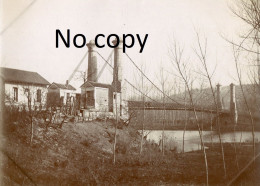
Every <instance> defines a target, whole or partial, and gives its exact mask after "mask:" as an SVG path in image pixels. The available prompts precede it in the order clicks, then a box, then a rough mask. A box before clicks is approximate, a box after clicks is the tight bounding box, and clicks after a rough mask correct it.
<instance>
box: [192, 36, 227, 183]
mask: <svg viewBox="0 0 260 186" xmlns="http://www.w3.org/2000/svg"><path fill="white" fill-rule="evenodd" d="M196 36H197V44H198V48H199V49H198V50H196V49H194V52H195V54H196V56H197V57H198V59H199V61H200V63H201V65H202V68H203V71H204V72H202V73H201V74H202V75H203V76H205V77H206V78H207V79H208V82H209V85H210V90H211V94H212V99H213V101H214V105H215V109H216V112H217V115H216V117H217V127H218V137H219V143H220V148H221V154H222V161H223V169H224V175H225V178H226V176H227V170H226V163H225V154H224V149H223V144H222V139H221V131H220V120H219V114H220V113H219V105H218V100H217V97H216V95H215V91H214V88H213V85H212V76H213V75H214V72H215V70H213V72H212V73H210V72H209V68H208V64H207V38H205V43H204V48H203V46H202V43H201V40H200V36H199V33H198V32H196Z"/></svg>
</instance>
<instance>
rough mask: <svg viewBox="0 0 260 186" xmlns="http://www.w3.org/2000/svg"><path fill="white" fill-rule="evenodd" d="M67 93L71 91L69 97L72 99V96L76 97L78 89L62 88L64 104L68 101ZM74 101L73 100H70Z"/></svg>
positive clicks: (61, 94)
mask: <svg viewBox="0 0 260 186" xmlns="http://www.w3.org/2000/svg"><path fill="white" fill-rule="evenodd" d="M67 93H69V99H72V98H71V97H73V99H75V98H76V91H75V90H67V89H60V96H61V97H62V96H63V104H64V105H65V104H66V103H67V99H68V97H67ZM70 101H72V100H70Z"/></svg>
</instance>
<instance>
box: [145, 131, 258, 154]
mask: <svg viewBox="0 0 260 186" xmlns="http://www.w3.org/2000/svg"><path fill="white" fill-rule="evenodd" d="M164 134H165V135H164V136H165V147H166V148H167V149H170V150H176V151H177V152H182V149H183V131H182V130H175V131H164ZM145 136H147V137H146V139H147V140H150V141H154V142H155V143H157V144H158V145H159V144H160V143H161V140H162V131H161V130H153V131H148V130H147V131H145ZM221 139H222V142H223V143H232V142H242V143H243V142H251V141H252V133H251V132H235V133H233V132H227V133H223V134H222V135H221ZM203 140H204V142H205V143H211V142H212V143H218V142H219V137H218V134H217V133H216V132H211V131H203ZM255 141H256V142H259V141H260V132H255ZM206 148H207V147H206ZM200 149H201V146H200V138H199V132H198V131H186V132H185V139H184V152H190V151H196V150H200Z"/></svg>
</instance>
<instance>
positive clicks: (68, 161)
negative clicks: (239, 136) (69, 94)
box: [1, 121, 259, 185]
mask: <svg viewBox="0 0 260 186" xmlns="http://www.w3.org/2000/svg"><path fill="white" fill-rule="evenodd" d="M113 140H114V125H113V122H112V121H109V122H97V121H93V122H85V123H72V122H69V123H65V124H64V125H63V126H62V128H59V127H56V126H55V125H53V126H51V127H48V130H46V129H45V125H44V123H42V122H40V121H38V122H37V123H36V124H35V126H34V138H33V143H32V144H31V145H30V125H27V124H20V123H10V124H8V125H5V128H4V133H3V135H2V136H1V141H2V142H3V143H2V144H3V145H2V148H1V157H2V161H1V162H2V163H1V168H2V171H3V174H2V184H1V185H16V184H24V185H33V184H37V185H83V184H94V185H96V184H105V183H106V184H126V183H127V184H149V185H157V184H177V183H178V184H194V185H196V184H198V185H200V184H204V183H205V181H206V177H205V165H204V159H203V153H202V152H200V151H197V152H189V153H185V154H178V153H176V152H174V151H166V153H165V155H164V156H162V153H161V152H160V150H159V147H158V145H156V144H152V143H149V142H147V141H146V142H145V144H144V150H143V153H142V155H140V154H139V148H140V140H141V137H140V135H139V133H138V132H137V131H136V129H134V128H132V127H127V126H124V125H121V126H120V127H119V129H118V143H117V149H116V152H117V156H116V164H115V165H113V163H112V159H113V154H112V150H113V149H112V148H113V142H114V141H113ZM207 146H209V147H210V148H209V149H207V155H208V164H209V182H210V184H219V185H225V184H226V183H227V182H228V181H229V180H230V179H231V178H232V177H233V176H234V175H235V174H236V173H237V172H238V170H239V169H241V167H243V166H244V165H245V164H246V163H247V162H248V161H249V160H250V159H251V153H250V152H251V147H250V146H240V145H236V155H237V160H238V163H236V161H235V158H234V157H235V148H234V145H232V144H224V150H225V158H226V164H227V173H228V176H227V178H226V179H225V178H224V172H223V168H222V162H221V161H222V159H221V154H220V152H221V151H220V149H219V145H218V144H216V145H213V146H211V145H210V144H208V145H207ZM258 150H259V149H258Z"/></svg>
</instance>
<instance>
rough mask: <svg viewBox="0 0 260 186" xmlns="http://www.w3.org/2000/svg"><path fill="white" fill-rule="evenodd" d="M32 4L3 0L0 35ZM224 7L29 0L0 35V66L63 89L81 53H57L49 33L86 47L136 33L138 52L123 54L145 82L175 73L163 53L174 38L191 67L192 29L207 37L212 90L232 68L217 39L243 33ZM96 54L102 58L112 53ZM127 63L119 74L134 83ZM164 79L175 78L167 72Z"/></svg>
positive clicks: (194, 1)
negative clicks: (79, 37)
mask: <svg viewBox="0 0 260 186" xmlns="http://www.w3.org/2000/svg"><path fill="white" fill-rule="evenodd" d="M32 2H33V1H32V0H3V3H2V5H3V6H2V10H3V11H2V13H1V14H2V16H1V17H2V18H3V19H2V25H1V28H0V29H1V30H3V29H5V28H6V27H7V26H8V25H9V24H10V23H12V21H13V20H15V19H16V17H17V16H18V15H19V14H20V13H21V12H22V11H23V10H25V8H26V7H27V6H28V5H29V4H30V3H32ZM229 6H232V1H231V0H217V1H214V0H161V1H155V0H149V1H148V0H147V1H146V0H131V1H127V0H126V1H114V0H100V1H94V0H73V1H72V0H36V1H35V2H34V3H33V4H32V5H31V6H30V8H28V9H27V10H26V11H25V13H24V14H22V16H20V17H19V18H18V19H16V21H15V22H13V24H12V25H11V26H10V27H8V29H6V30H5V31H4V33H2V35H1V66H2V67H9V68H16V69H22V70H28V71H36V72H38V73H39V74H41V75H42V76H43V77H44V78H46V79H47V80H48V81H49V82H50V83H52V82H58V83H65V81H66V80H67V79H68V78H69V76H70V75H71V73H72V72H73V70H74V68H75V67H76V66H77V64H78V63H79V61H80V60H81V58H82V57H83V56H84V54H85V52H87V47H83V48H75V47H71V48H66V47H60V48H56V47H55V30H56V29H60V30H61V31H62V32H66V30H67V29H70V31H71V34H72V35H75V34H84V35H85V36H86V39H87V41H90V40H92V39H94V38H95V36H96V35H97V34H104V35H105V36H106V37H107V36H108V35H109V34H118V35H119V36H122V34H133V35H135V34H139V35H140V36H141V38H143V37H144V36H145V34H148V38H147V42H146V44H145V47H144V50H143V52H142V53H139V50H140V46H139V45H138V44H137V40H136V42H135V46H134V47H133V48H130V49H127V51H126V52H127V53H128V54H129V56H130V57H131V58H132V59H133V60H134V61H135V62H136V64H137V65H138V66H141V65H145V66H146V74H147V76H148V77H149V78H150V79H151V80H153V81H156V79H158V78H157V77H158V69H159V68H160V66H164V68H165V69H167V72H168V73H169V72H172V71H174V69H173V66H172V65H171V63H170V58H169V54H168V51H169V48H170V46H171V45H172V42H171V41H172V39H173V38H175V39H176V40H177V41H178V43H180V45H182V46H184V48H185V58H187V59H189V60H190V61H191V62H190V65H191V66H192V67H193V68H194V69H197V68H198V67H197V66H198V59H197V58H196V57H195V55H194V49H196V47H197V43H196V33H195V31H198V32H199V34H200V35H201V38H207V46H208V56H207V57H208V58H207V59H208V64H209V69H210V71H212V70H213V69H214V67H215V66H216V64H217V66H216V72H215V74H214V78H213V80H214V84H216V83H220V84H221V85H229V84H230V83H232V82H234V81H235V80H234V77H235V67H234V60H233V55H232V50H231V45H230V44H229V43H228V42H226V41H225V40H224V39H223V37H222V36H225V37H227V38H229V39H232V40H237V39H238V34H239V33H240V32H242V31H244V30H246V28H247V27H246V25H245V24H244V23H243V22H242V21H241V20H239V19H238V18H237V17H236V16H234V15H233V14H232V12H231V11H230V8H229ZM135 39H137V38H136V37H135ZM97 50H98V52H99V53H100V54H101V55H102V56H103V57H105V58H107V57H108V55H109V54H110V52H111V50H112V49H111V48H109V47H105V48H102V49H97ZM124 59H125V58H124ZM127 60H128V59H125V61H126V62H124V66H123V69H124V74H125V75H126V76H127V77H129V78H133V77H132V76H134V75H133V73H135V71H134V68H133V66H131V63H130V62H129V60H128V61H127ZM103 64H104V61H102V59H101V58H98V67H99V69H101V67H102V65H103ZM86 68H87V60H84V62H83V64H82V66H81V70H85V69H86ZM106 68H108V67H106ZM110 71H111V70H110ZM110 71H109V70H108V69H106V72H104V73H103V74H102V78H101V79H100V81H102V82H103V81H104V82H105V83H108V82H109V81H111V74H110ZM167 77H168V78H169V79H174V76H172V75H171V74H170V73H169V76H167ZM107 81H108V82H107ZM169 82H171V80H169ZM77 86H78V85H77ZM76 88H77V87H76Z"/></svg>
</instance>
